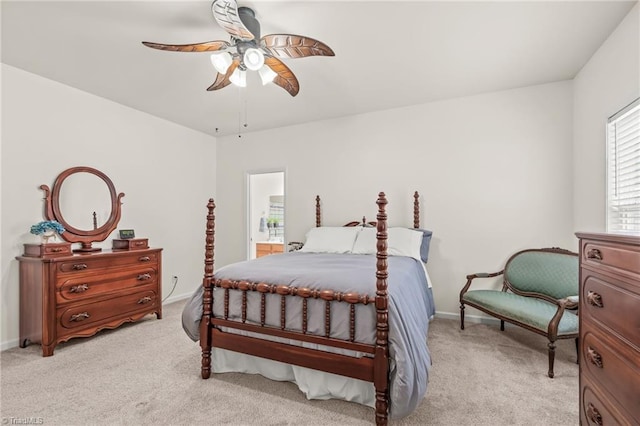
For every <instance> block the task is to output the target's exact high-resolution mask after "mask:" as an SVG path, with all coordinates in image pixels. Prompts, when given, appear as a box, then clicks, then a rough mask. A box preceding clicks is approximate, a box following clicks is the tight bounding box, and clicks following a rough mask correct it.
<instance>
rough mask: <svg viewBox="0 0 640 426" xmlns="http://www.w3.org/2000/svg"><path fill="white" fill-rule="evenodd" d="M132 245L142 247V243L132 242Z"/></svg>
mask: <svg viewBox="0 0 640 426" xmlns="http://www.w3.org/2000/svg"><path fill="white" fill-rule="evenodd" d="M133 245H134V246H143V245H144V241H134V243H133Z"/></svg>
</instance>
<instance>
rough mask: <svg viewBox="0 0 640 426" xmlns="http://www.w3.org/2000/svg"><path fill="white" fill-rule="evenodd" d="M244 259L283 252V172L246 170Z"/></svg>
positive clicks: (284, 244)
mask: <svg viewBox="0 0 640 426" xmlns="http://www.w3.org/2000/svg"><path fill="white" fill-rule="evenodd" d="M248 177H249V178H248V179H247V182H248V186H249V187H248V191H247V192H248V194H249V202H248V209H249V212H248V213H249V214H248V215H247V217H248V221H247V226H248V229H247V235H248V237H249V238H248V241H247V244H248V247H247V254H248V256H247V258H248V259H249V260H250V259H256V258H258V257H262V256H267V255H270V254H277V253H284V251H285V250H284V248H285V246H286V238H285V231H284V230H285V226H284V225H285V214H284V212H285V208H284V206H285V191H284V178H285V176H284V171H269V172H250V173H248Z"/></svg>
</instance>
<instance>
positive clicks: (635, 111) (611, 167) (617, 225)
mask: <svg viewBox="0 0 640 426" xmlns="http://www.w3.org/2000/svg"><path fill="white" fill-rule="evenodd" d="M607 231H608V232H640V98H638V99H636V100H635V101H634V102H632V103H631V104H630V105H628V106H627V107H625V108H623V109H622V110H621V111H619V112H618V113H616V114H615V115H613V116H612V117H611V118H609V120H608V121H607Z"/></svg>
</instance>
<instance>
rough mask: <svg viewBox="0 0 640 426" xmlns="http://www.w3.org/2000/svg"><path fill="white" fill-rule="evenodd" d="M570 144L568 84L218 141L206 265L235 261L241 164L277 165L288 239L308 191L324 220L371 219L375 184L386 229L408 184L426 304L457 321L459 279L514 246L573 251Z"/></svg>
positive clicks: (300, 233) (308, 206)
mask: <svg viewBox="0 0 640 426" xmlns="http://www.w3.org/2000/svg"><path fill="white" fill-rule="evenodd" d="M571 143H572V83H571V82H570V81H564V82H558V83H553V84H546V85H540V86H533V87H526V88H521V89H515V90H509V91H504V92H495V93H489V94H485V95H480V96H473V97H465V98H459V99H452V100H446V101H442V102H433V103H429V104H423V105H417V106H413V107H408V108H402V109H394V110H388V111H382V112H375V113H370V114H364V115H358V116H351V117H344V118H340V119H335V120H328V121H324V122H315V123H308V124H304V125H298V126H292V127H287V128H280V129H276V130H271V131H264V132H257V133H250V134H245V135H243V138H242V141H241V142H239V141H238V138H237V137H234V136H229V137H226V138H219V139H218V165H217V173H218V181H219V182H222V181H224V182H225V184H224V185H220V186H219V187H218V188H217V199H216V204H217V212H216V247H217V250H216V267H219V266H222V265H225V264H228V263H230V262H234V261H238V260H242V259H244V258H245V256H246V254H245V246H244V245H243V244H242V241H241V240H239V239H238V238H237V237H236V235H241V234H242V233H243V232H244V229H243V226H244V224H245V220H246V219H245V214H238V213H239V212H245V211H246V206H245V195H244V194H245V189H244V177H243V176H244V173H245V172H246V171H247V170H252V169H261V168H283V169H284V168H286V170H287V174H286V179H287V182H286V188H287V206H286V208H287V212H286V214H287V221H286V234H287V239H288V240H290V241H295V240H299V241H303V239H304V234H305V232H306V231H307V230H308V229H309V228H311V227H313V226H314V224H315V203H314V198H315V196H316V194H319V195H320V196H321V197H322V204H323V206H322V213H323V224H325V225H341V224H343V223H345V222H347V221H350V220H360V219H361V218H362V216H363V215H366V216H367V217H369V218H371V219H373V218H374V216H375V213H376V205H375V200H376V197H377V194H378V192H379V191H385V192H386V194H387V197H388V199H389V205H388V215H389V222H390V225H392V226H393V225H405V226H411V224H412V223H413V222H412V221H413V212H412V207H413V198H412V195H413V191H414V190H418V191H420V194H421V202H422V217H421V223H422V224H423V226H424V227H426V228H428V229H431V230H433V232H434V237H433V241H432V247H431V254H430V260H429V264H428V269H429V273H430V275H431V278H432V281H433V285H434V293H435V297H436V305H437V309H438V311H439V312H445V313H446V312H448V313H451V314H453V315H455V316H457V315H458V312H459V311H458V293H459V291H460V289H461V288H462V286H463V285H464V282H465V276H466V275H467V274H470V273H474V272H480V271H490V272H493V271H498V270H499V269H501V267H502V266H503V264H504V262H505V260H506V258H507V257H508V256H509V255H510V254H511V253H513V252H514V251H516V250H519V249H522V248H527V247H550V246H560V247H565V248H568V249H573V250H575V249H577V241H576V239H575V237H574V236H573V234H572V233H571V231H572V230H573V226H572V193H571V191H572V176H573V170H572V166H571V165H572V157H571V155H572V145H571ZM255 152H260V155H248V154H247V153H255ZM372 279H373V277H372ZM487 285H491V286H495V285H496V283H495V282H493V283H487ZM476 313H477V312H476Z"/></svg>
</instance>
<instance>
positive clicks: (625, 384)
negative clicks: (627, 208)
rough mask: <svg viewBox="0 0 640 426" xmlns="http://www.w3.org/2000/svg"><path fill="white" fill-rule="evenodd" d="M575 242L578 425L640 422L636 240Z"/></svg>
mask: <svg viewBox="0 0 640 426" xmlns="http://www.w3.org/2000/svg"><path fill="white" fill-rule="evenodd" d="M576 236H577V237H578V238H579V239H580V311H579V312H580V424H581V425H584V426H586V425H606V426H608V425H638V424H640V236H629V235H618V234H592V233H577V234H576Z"/></svg>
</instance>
